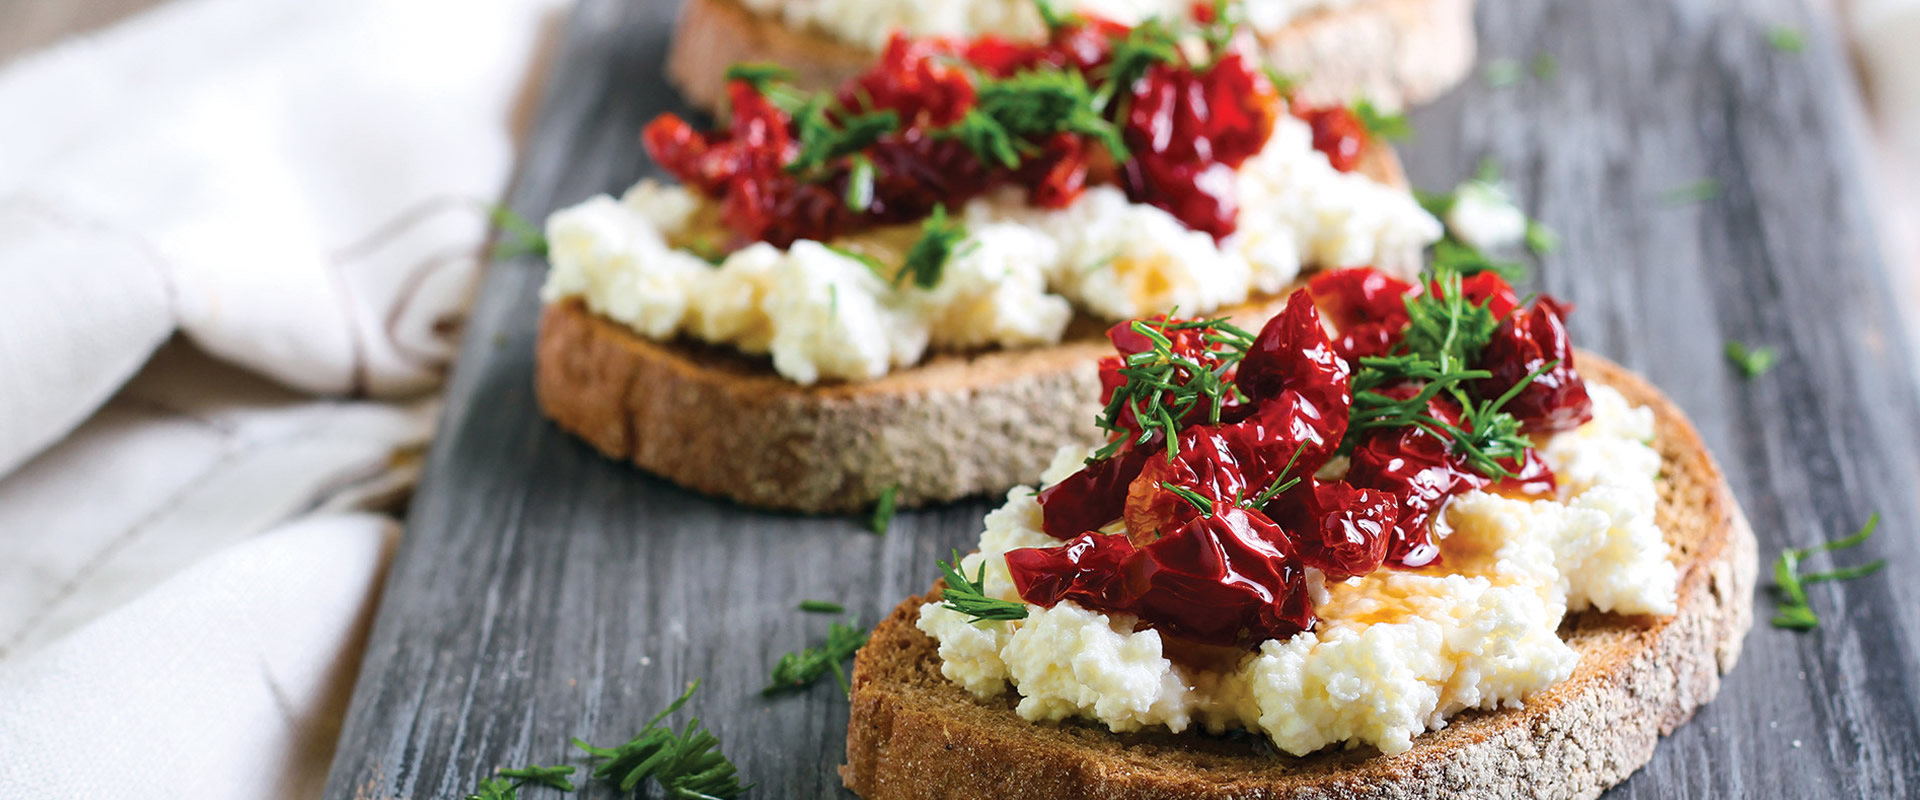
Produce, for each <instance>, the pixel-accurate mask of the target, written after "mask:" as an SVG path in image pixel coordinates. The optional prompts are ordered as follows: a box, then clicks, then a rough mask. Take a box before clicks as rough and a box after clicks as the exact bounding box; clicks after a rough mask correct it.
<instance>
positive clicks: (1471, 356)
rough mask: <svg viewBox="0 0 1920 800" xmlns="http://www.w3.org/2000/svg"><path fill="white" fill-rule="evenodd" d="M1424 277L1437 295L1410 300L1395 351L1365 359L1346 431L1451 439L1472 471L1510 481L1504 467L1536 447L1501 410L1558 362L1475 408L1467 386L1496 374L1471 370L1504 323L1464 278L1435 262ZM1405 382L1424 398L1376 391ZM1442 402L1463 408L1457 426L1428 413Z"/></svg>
mask: <svg viewBox="0 0 1920 800" xmlns="http://www.w3.org/2000/svg"><path fill="white" fill-rule="evenodd" d="M1421 277H1422V280H1423V282H1424V283H1425V284H1426V285H1427V286H1429V287H1430V288H1432V289H1433V291H1429V292H1423V293H1421V294H1420V295H1418V296H1415V297H1409V298H1407V299H1406V301H1405V303H1406V308H1407V318H1408V325H1407V331H1406V335H1405V336H1404V337H1403V339H1402V341H1401V344H1400V346H1399V348H1398V352H1396V353H1394V354H1392V355H1387V356H1370V357H1363V358H1361V359H1360V363H1359V365H1358V369H1357V370H1356V371H1355V373H1354V376H1353V384H1352V385H1353V407H1352V409H1351V411H1350V412H1349V416H1348V428H1349V430H1351V431H1354V432H1359V431H1365V430H1373V429H1376V428H1406V427H1412V428H1418V429H1420V430H1423V431H1426V432H1427V434H1428V435H1430V436H1434V437H1436V438H1440V439H1443V440H1446V441H1447V442H1448V443H1449V446H1450V447H1451V448H1452V449H1453V451H1454V452H1455V453H1457V454H1459V455H1461V456H1462V457H1464V458H1465V459H1466V461H1467V464H1468V466H1469V467H1471V468H1472V469H1473V470H1474V471H1476V472H1479V473H1480V474H1482V475H1486V476H1489V477H1494V478H1506V477H1511V476H1512V474H1513V473H1512V471H1511V470H1509V469H1507V468H1506V467H1505V466H1503V465H1502V464H1501V463H1500V462H1501V461H1504V460H1507V459H1512V458H1519V457H1521V456H1524V455H1525V454H1526V451H1527V448H1528V447H1531V446H1532V442H1530V441H1529V440H1528V439H1527V437H1525V436H1524V435H1522V434H1521V433H1520V421H1519V420H1518V419H1516V418H1515V417H1514V416H1513V415H1512V414H1510V413H1507V412H1506V411H1504V410H1503V409H1504V408H1505V406H1506V404H1507V403H1508V402H1509V401H1511V400H1512V399H1513V398H1514V397H1516V396H1518V395H1519V394H1520V392H1521V390H1523V389H1525V388H1526V387H1527V386H1528V385H1529V384H1531V383H1533V381H1534V380H1535V379H1537V378H1539V377H1540V376H1541V375H1544V374H1546V373H1547V371H1549V370H1551V369H1553V368H1554V367H1556V366H1558V365H1559V363H1560V362H1558V361H1550V362H1548V363H1546V364H1543V365H1541V366H1540V367H1539V368H1537V369H1535V370H1534V371H1532V372H1530V373H1528V374H1527V375H1526V376H1524V377H1522V378H1521V379H1520V380H1518V381H1515V382H1514V384H1513V386H1511V387H1508V388H1507V391H1506V392H1504V393H1502V394H1501V395H1500V396H1499V397H1496V398H1492V399H1484V400H1480V401H1478V402H1476V401H1474V400H1473V398H1472V394H1471V392H1469V391H1468V388H1469V386H1470V384H1472V383H1473V382H1474V381H1478V380H1482V379H1485V378H1490V377H1492V373H1490V372H1488V371H1486V370H1479V369H1469V368H1467V365H1469V364H1472V363H1473V362H1474V361H1476V360H1477V359H1478V358H1479V357H1480V351H1481V350H1483V349H1485V348H1486V345H1487V342H1489V341H1491V340H1492V338H1493V332H1494V330H1495V329H1496V328H1498V327H1499V325H1500V321H1499V320H1497V319H1495V318H1494V316H1493V312H1492V311H1491V310H1489V309H1488V308H1487V307H1486V305H1484V304H1477V303H1474V302H1473V301H1472V300H1470V299H1468V298H1467V296H1466V293H1465V291H1464V290H1463V288H1462V285H1461V276H1460V273H1459V272H1458V271H1456V270H1454V269H1452V268H1451V266H1450V265H1449V264H1446V263H1443V262H1438V261H1436V262H1435V263H1434V266H1433V268H1432V270H1431V271H1429V272H1428V273H1427V274H1425V275H1422V276H1421ZM1406 382H1415V383H1419V384H1421V385H1420V389H1419V391H1417V392H1415V393H1414V394H1413V396H1411V397H1407V398H1404V399H1402V398H1395V397H1391V396H1388V395H1386V394H1383V393H1381V392H1380V391H1379V390H1380V389H1382V388H1385V387H1389V386H1394V385H1397V384H1401V383H1406ZM1443 396H1444V397H1447V398H1449V399H1451V400H1453V401H1454V402H1455V403H1457V404H1458V405H1459V406H1460V424H1458V425H1455V424H1452V423H1449V422H1447V421H1445V420H1442V419H1439V418H1436V417H1434V416H1433V415H1432V414H1430V413H1428V411H1427V405H1428V403H1429V402H1431V401H1433V400H1434V399H1436V398H1440V397H1443ZM1354 441H1355V439H1354V437H1352V436H1349V437H1348V438H1347V440H1346V441H1344V442H1342V447H1343V449H1344V448H1349V447H1352V446H1353V443H1354Z"/></svg>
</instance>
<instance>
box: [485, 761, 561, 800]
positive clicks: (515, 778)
mask: <svg viewBox="0 0 1920 800" xmlns="http://www.w3.org/2000/svg"><path fill="white" fill-rule="evenodd" d="M573 771H574V768H573V767H540V766H528V767H521V768H519V769H503V770H500V771H499V774H500V777H497V778H488V779H486V780H483V781H481V782H480V786H479V789H478V790H476V791H475V792H474V793H473V794H470V795H467V800H518V799H519V797H520V787H522V786H525V785H527V784H530V783H531V784H538V785H540V786H545V787H547V788H549V789H559V790H560V791H563V792H571V791H573V781H570V780H567V776H568V775H572V774H573Z"/></svg>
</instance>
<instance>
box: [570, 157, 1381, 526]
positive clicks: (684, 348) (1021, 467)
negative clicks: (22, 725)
mask: <svg viewBox="0 0 1920 800" xmlns="http://www.w3.org/2000/svg"><path fill="white" fill-rule="evenodd" d="M1359 169H1360V171H1361V172H1363V173H1365V174H1366V175H1368V176H1370V177H1372V178H1373V179H1374V180H1377V181H1380V182H1382V183H1385V184H1388V185H1391V186H1397V187H1404V186H1405V185H1406V177H1405V175H1404V174H1403V173H1402V172H1401V169H1400V162H1399V160H1398V159H1397V158H1395V156H1394V154H1393V150H1392V149H1391V148H1388V147H1384V146H1377V147H1373V148H1371V149H1369V150H1368V151H1367V152H1366V153H1363V154H1362V158H1361V164H1360V168H1359ZM1286 295H1287V293H1286V292H1282V293H1280V294H1279V295H1275V296H1273V297H1262V298H1257V299H1255V300H1254V301H1252V302H1249V303H1246V304H1243V305H1241V306H1237V307H1234V308H1230V309H1223V310H1222V311H1220V312H1218V313H1219V314H1220V315H1223V316H1231V317H1233V318H1234V320H1235V321H1236V322H1238V323H1239V324H1240V325H1241V326H1243V327H1246V328H1248V329H1249V330H1256V329H1258V327H1259V326H1260V325H1261V324H1263V323H1265V322H1266V321H1267V319H1268V318H1271V317H1272V316H1273V315H1274V314H1277V313H1279V312H1280V308H1281V306H1282V305H1283V302H1282V301H1284V300H1285V298H1286ZM1109 324H1110V323H1108V322H1103V321H1099V320H1094V319H1089V318H1086V317H1084V315H1083V316H1082V317H1080V318H1077V319H1075V320H1074V321H1073V323H1072V324H1071V325H1070V326H1068V329H1067V335H1066V338H1065V339H1064V341H1062V343H1060V344H1057V345H1051V346H1047V347H1034V348H1021V349H1014V350H985V351H980V352H974V353H935V354H933V355H932V356H931V357H930V358H928V359H927V360H926V361H925V362H922V363H921V364H919V365H917V366H914V367H912V368H910V369H904V370H896V371H894V372H892V373H890V374H888V375H886V376H884V377H881V378H879V379H876V380H872V381H865V382H860V383H842V382H831V383H820V384H816V385H813V386H801V385H799V384H796V383H794V382H792V381H789V380H787V379H785V378H783V377H781V376H779V375H778V374H776V373H775V372H774V371H773V366H772V363H771V361H770V360H769V359H767V358H765V357H750V356H745V355H742V354H740V353H739V352H738V351H735V350H733V349H731V348H726V347H715V346H711V345H705V344H701V343H699V342H695V341H691V340H687V339H684V338H682V339H679V340H675V341H671V342H655V341H652V340H649V339H646V338H645V337H642V336H640V335H639V334H636V333H634V332H633V331H632V330H630V329H628V328H627V327H625V326H623V325H620V324H619V323H616V322H612V321H609V320H606V319H604V318H601V317H598V316H596V315H594V314H593V313H592V312H590V311H588V310H587V308H586V306H585V305H583V304H582V303H580V302H579V301H578V300H572V301H566V302H561V303H555V304H552V305H549V306H548V307H547V309H546V313H545V314H544V316H543V317H542V318H541V320H540V338H539V343H538V345H537V353H536V357H535V368H534V369H535V379H534V388H535V390H536V394H537V396H538V398H539V401H540V407H541V409H543V410H544V411H545V412H546V414H547V416H548V417H551V418H552V419H553V421H554V422H556V423H558V424H559V425H560V427H562V428H565V429H566V430H568V431H571V432H573V433H574V434H575V435H578V436H580V437H581V438H583V439H586V440H587V441H588V442H590V443H592V444H593V446H594V447H596V448H598V449H599V450H600V452H602V453H605V454H606V455H607V457H608V458H613V459H618V460H621V461H632V462H633V463H635V464H637V465H639V466H640V467H642V468H644V469H646V470H647V471H648V472H652V473H654V474H657V475H660V476H662V477H665V478H667V479H668V480H671V481H673V482H675V483H678V484H680V485H682V486H685V487H687V488H690V489H694V490H696V491H700V492H704V493H707V494H713V495H720V496H723V497H728V498H732V499H733V500H736V501H738V502H740V503H743V504H746V505H750V506H759V507H762V508H773V509H781V510H789V511H804V512H807V513H816V514H818V513H842V512H852V511H859V510H862V509H867V508H871V507H873V505H874V503H875V502H876V501H877V500H878V499H879V498H880V496H881V495H882V493H884V492H885V491H887V490H888V489H889V488H894V489H895V491H896V492H897V494H896V497H895V501H896V503H897V504H898V505H899V506H900V507H902V508H910V507H914V506H920V505H925V504H928V503H937V502H945V501H948V500H955V499H958V498H961V497H968V496H971V495H976V494H984V493H990V492H1003V491H1006V490H1007V489H1008V488H1011V487H1013V486H1015V485H1018V484H1021V483H1025V482H1027V481H1031V480H1033V478H1034V476H1036V475H1039V474H1040V471H1041V470H1042V469H1045V468H1046V466H1047V462H1048V460H1049V459H1051V458H1052V457H1053V454H1054V452H1055V451H1056V450H1058V449H1059V448H1060V447H1061V446H1062V445H1068V444H1083V445H1084V444H1091V443H1093V442H1095V441H1096V439H1097V433H1098V432H1097V431H1096V430H1095V428H1094V426H1093V420H1094V417H1095V416H1097V415H1098V414H1099V412H1100V379H1099V373H1098V370H1097V368H1096V362H1098V361H1099V359H1100V357H1101V356H1103V355H1106V354H1108V353H1111V352H1112V351H1113V347H1112V345H1110V344H1108V343H1107V340H1106V338H1105V337H1104V336H1103V335H1102V334H1103V333H1104V332H1105V331H1106V329H1107V326H1108V325H1109Z"/></svg>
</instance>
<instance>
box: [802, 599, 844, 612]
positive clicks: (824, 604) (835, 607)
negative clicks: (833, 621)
mask: <svg viewBox="0 0 1920 800" xmlns="http://www.w3.org/2000/svg"><path fill="white" fill-rule="evenodd" d="M800 610H801V611H805V612H807V613H809V614H844V613H846V611H847V607H846V606H843V605H840V604H839V603H835V602H832V601H829V600H802V601H800Z"/></svg>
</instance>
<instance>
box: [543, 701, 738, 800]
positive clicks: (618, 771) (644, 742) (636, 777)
mask: <svg viewBox="0 0 1920 800" xmlns="http://www.w3.org/2000/svg"><path fill="white" fill-rule="evenodd" d="M699 688H700V682H699V681H694V682H693V685H691V686H688V687H687V690H686V691H685V692H684V693H682V694H681V695H680V699H678V700H675V701H673V703H672V704H671V705H668V706H667V708H666V710H664V711H661V712H660V713H659V714H656V715H654V717H653V719H651V720H648V721H647V725H646V727H645V728H642V729H641V730H640V733H639V734H637V735H635V736H634V737H633V738H632V739H630V740H628V741H627V743H626V744H623V745H620V746H618V747H595V746H593V745H590V744H587V743H586V742H583V741H580V740H579V739H574V740H573V746H574V747H578V748H580V749H581V750H583V751H585V752H586V753H587V754H588V755H589V756H591V757H592V758H593V759H594V760H596V761H601V763H600V765H599V766H597V767H595V768H594V770H593V777H595V778H600V779H602V780H607V781H612V782H614V783H615V784H616V785H618V786H619V787H620V791H622V792H632V791H633V790H634V787H636V786H639V785H640V782H641V781H643V780H646V779H648V778H652V779H653V781H654V783H657V784H659V785H660V788H661V790H662V791H663V792H665V794H666V796H667V797H671V798H678V799H679V800H715V799H718V800H726V798H733V797H739V796H740V795H741V794H742V793H744V792H745V791H746V790H748V789H751V788H753V787H752V785H751V784H749V785H746V786H742V785H740V778H739V770H738V769H737V768H735V767H734V765H733V762H731V761H728V760H727V757H726V756H725V755H723V754H721V753H720V752H718V751H716V750H714V747H715V746H717V745H719V744H720V740H719V738H717V737H715V736H714V735H713V734H712V733H711V732H709V731H708V730H707V729H706V728H704V727H701V725H700V718H699V717H695V718H693V719H690V720H688V721H687V724H686V727H685V728H683V729H682V730H681V731H680V732H679V733H675V732H674V730H673V729H672V728H666V727H661V726H660V721H661V720H663V719H666V717H667V715H668V714H672V713H673V712H675V711H678V710H680V707H681V706H684V705H686V704H687V699H688V698H690V697H692V696H693V692H694V690H696V689H699Z"/></svg>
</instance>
